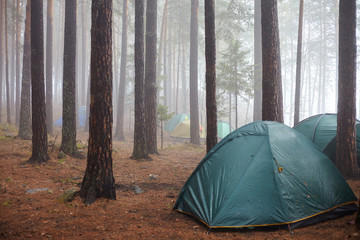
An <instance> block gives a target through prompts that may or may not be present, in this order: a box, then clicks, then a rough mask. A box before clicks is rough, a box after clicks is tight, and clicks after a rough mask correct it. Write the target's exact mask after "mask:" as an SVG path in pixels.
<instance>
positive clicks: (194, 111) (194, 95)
mask: <svg viewBox="0 0 360 240" xmlns="http://www.w3.org/2000/svg"><path fill="white" fill-rule="evenodd" d="M198 19H199V0H192V1H191V20H190V119H191V121H190V142H191V143H193V144H196V145H199V144H200V135H199V100H198V94H199V93H198V35H199V34H198V28H199V27H198V25H199V23H198Z"/></svg>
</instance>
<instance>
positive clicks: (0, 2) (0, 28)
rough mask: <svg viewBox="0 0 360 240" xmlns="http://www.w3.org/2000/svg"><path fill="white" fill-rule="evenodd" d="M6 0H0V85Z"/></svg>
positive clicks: (0, 114) (1, 90) (0, 111)
mask: <svg viewBox="0 0 360 240" xmlns="http://www.w3.org/2000/svg"><path fill="white" fill-rule="evenodd" d="M4 10H5V0H0V86H2V85H3V76H4V73H3V71H4V47H3V42H4V39H3V38H4V35H5V34H4V15H5V11H4ZM2 94H3V88H2V87H1V89H0V123H1V122H2V96H3V95H2Z"/></svg>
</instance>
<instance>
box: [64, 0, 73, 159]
mask: <svg viewBox="0 0 360 240" xmlns="http://www.w3.org/2000/svg"><path fill="white" fill-rule="evenodd" d="M76 5H77V3H76V0H67V1H66V2H65V33H64V65H63V66H64V68H63V69H64V72H63V116H62V118H63V126H62V141H61V147H60V150H61V151H63V152H64V153H66V154H70V155H74V154H76V153H77V147H76V126H77V122H76V95H75V94H76V84H75V82H76V79H75V78H76Z"/></svg>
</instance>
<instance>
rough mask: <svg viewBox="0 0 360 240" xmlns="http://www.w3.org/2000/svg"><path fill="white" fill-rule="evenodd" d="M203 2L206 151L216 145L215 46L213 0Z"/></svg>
mask: <svg viewBox="0 0 360 240" xmlns="http://www.w3.org/2000/svg"><path fill="white" fill-rule="evenodd" d="M204 2H205V58H206V120H207V135H206V151H207V152H209V151H210V150H211V149H212V148H213V147H214V146H215V145H216V143H217V125H216V124H217V115H216V114H217V113H216V112H217V111H216V46H215V0H204Z"/></svg>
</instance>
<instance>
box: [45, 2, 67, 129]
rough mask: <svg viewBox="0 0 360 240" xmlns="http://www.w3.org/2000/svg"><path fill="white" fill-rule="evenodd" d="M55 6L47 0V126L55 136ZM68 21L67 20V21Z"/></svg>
mask: <svg viewBox="0 0 360 240" xmlns="http://www.w3.org/2000/svg"><path fill="white" fill-rule="evenodd" d="M53 5H54V0H47V20H46V24H47V25H46V126H47V130H48V133H49V134H50V135H52V134H53V96H52V88H53V87H52V52H53ZM65 21H66V20H65Z"/></svg>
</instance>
